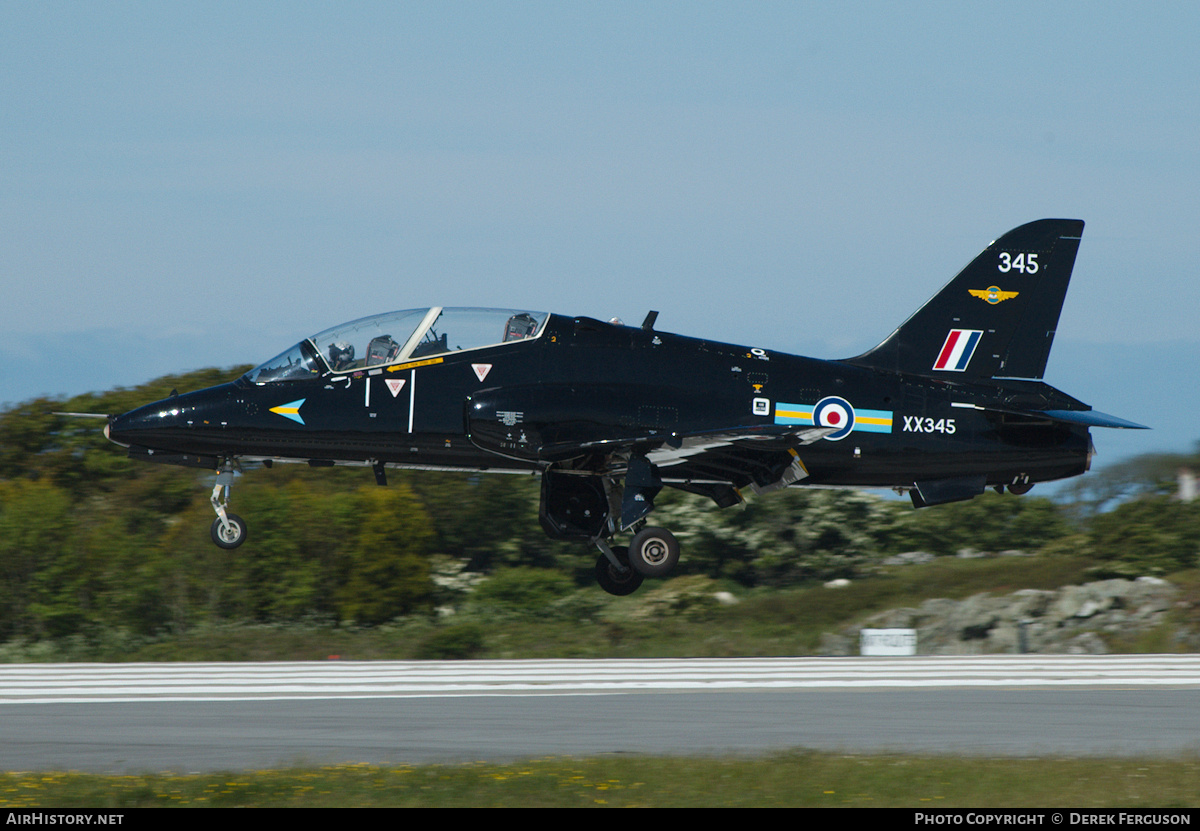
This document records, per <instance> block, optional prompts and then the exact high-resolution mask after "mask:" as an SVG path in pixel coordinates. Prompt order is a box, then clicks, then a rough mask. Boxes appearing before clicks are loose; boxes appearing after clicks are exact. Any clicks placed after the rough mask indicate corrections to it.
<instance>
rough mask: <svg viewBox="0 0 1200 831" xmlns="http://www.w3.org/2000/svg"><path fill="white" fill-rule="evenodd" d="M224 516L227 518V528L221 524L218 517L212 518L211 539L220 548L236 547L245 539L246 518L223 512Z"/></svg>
mask: <svg viewBox="0 0 1200 831" xmlns="http://www.w3.org/2000/svg"><path fill="white" fill-rule="evenodd" d="M225 517H226V519H228V520H229V528H228V530H226V529H225V528H224V527H223V526H222V525H221V518H220V517H217V518H216V519H214V520H213V524H212V541H213V542H215V543H216V544H217V545H219V546H220V547H221V548H237V547H238V546H239V545H241V544H242V543H244V542H245V541H246V520H244V519H242V518H241V517H240V516H238V515H237V514H225Z"/></svg>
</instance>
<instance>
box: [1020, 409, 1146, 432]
mask: <svg viewBox="0 0 1200 831" xmlns="http://www.w3.org/2000/svg"><path fill="white" fill-rule="evenodd" d="M1039 412H1041V413H1042V414H1043V415H1047V416H1049V417H1050V418H1052V419H1054V420H1055V421H1065V422H1067V423H1068V424H1085V425H1087V426H1088V427H1120V428H1123V429H1126V430H1149V429H1150V428H1149V427H1147V426H1146V425H1145V424H1137V423H1136V422H1133V421H1126V420H1125V419H1123V418H1117V417H1116V416H1113V415H1109V414H1108V413H1101V412H1097V411H1096V410H1040V411H1039Z"/></svg>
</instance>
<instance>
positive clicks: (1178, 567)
mask: <svg viewBox="0 0 1200 831" xmlns="http://www.w3.org/2000/svg"><path fill="white" fill-rule="evenodd" d="M242 370H243V368H236V369H233V370H229V371H226V372H220V371H217V370H205V371H202V372H197V373H192V374H190V375H184V376H177V377H168V378H163V379H159V380H156V381H154V382H151V383H149V384H146V385H143V386H142V387H138V388H137V389H132V390H128V389H119V390H114V391H110V392H107V393H99V394H89V395H84V396H79V397H76V398H73V399H70V400H66V401H58V400H46V399H39V400H36V401H31V402H27V403H25V404H22V405H18V406H16V407H13V408H11V409H9V410H7V411H4V412H0V660H8V661H16V660H106V661H113V660H168V659H169V660H187V659H206V660H219V659H223V660H237V659H260V660H261V659H267V658H281V659H282V658H288V659H301V658H303V659H319V658H325V657H327V656H330V655H341V656H345V657H353V658H364V659H365V658H417V657H430V658H435V657H446V658H450V657H457V658H466V657H551V656H605V655H612V656H650V655H664V656H666V655H770V654H805V653H809V652H812V651H813V650H814V649H815V648H816V646H817V643H818V639H819V638H820V635H821V632H822V631H825V630H828V629H830V628H832V627H836V626H839V625H842V624H845V623H849V622H852V621H853V620H854V618H855V617H856V616H863V615H867V614H870V613H872V612H877V611H882V610H884V609H887V608H891V607H894V606H899V605H917V604H919V603H920V602H921V601H922V600H924V599H926V598H929V597H965V596H967V595H969V594H972V593H975V592H978V591H993V592H1006V591H1013V590H1016V589H1020V588H1055V587H1058V586H1061V585H1065V584H1068V583H1078V582H1084V581H1086V580H1088V579H1097V578H1100V577H1110V576H1138V575H1141V574H1153V575H1158V576H1170V577H1171V579H1172V580H1173V581H1175V582H1176V583H1177V584H1179V585H1181V586H1182V587H1183V588H1184V595H1183V596H1184V598H1185V603H1184V604H1183V606H1182V607H1181V611H1179V612H1178V616H1179V617H1180V619H1181V620H1186V621H1187V622H1188V623H1189V624H1196V623H1200V621H1196V620H1192V619H1191V618H1190V617H1189V616H1191V617H1195V615H1196V612H1195V610H1196V609H1198V608H1200V590H1198V589H1197V588H1196V587H1195V584H1196V582H1197V580H1196V578H1195V576H1194V575H1195V574H1196V568H1197V566H1198V565H1200V563H1198V562H1197V551H1198V550H1200V542H1198V540H1200V503H1191V504H1185V503H1181V502H1178V501H1176V500H1173V499H1171V498H1169V497H1168V496H1167V495H1166V494H1167V492H1168V491H1169V490H1170V482H1171V478H1172V477H1173V476H1174V471H1175V469H1176V468H1177V467H1178V466H1180V465H1181V464H1194V463H1195V462H1196V461H1197V459H1196V458H1193V457H1183V456H1180V457H1161V456H1155V457H1152V458H1150V459H1148V460H1146V461H1145V463H1144V464H1142V465H1140V466H1139V465H1138V464H1135V463H1132V462H1131V463H1126V464H1124V465H1122V466H1120V467H1119V468H1118V469H1117V470H1116V472H1115V473H1114V474H1112V478H1111V480H1110V479H1109V478H1106V477H1107V474H1104V473H1101V474H1092V475H1091V476H1089V477H1086V481H1087V482H1088V483H1089V484H1087V486H1086V487H1084V486H1081V487H1080V488H1077V489H1076V491H1075V492H1074V495H1075V499H1074V501H1073V502H1069V503H1056V502H1052V501H1050V500H1048V499H1045V498H1038V497H1033V496H1028V497H1020V498H1018V497H1014V496H1011V495H1003V496H1001V495H996V494H991V493H989V494H987V495H986V496H984V497H980V498H978V499H975V500H972V501H970V502H965V503H957V504H953V505H945V506H941V507H937V508H932V509H928V510H923V511H914V510H912V509H911V508H910V507H909V506H908V505H907V504H905V503H904V502H901V501H898V500H889V499H884V498H881V497H879V496H877V495H873V494H867V493H861V492H853V491H834V490H803V489H797V490H791V491H786V492H783V493H778V494H771V495H769V496H766V497H763V498H761V499H751V500H750V501H749V502H748V503H747V504H745V505H744V506H742V507H740V508H730V509H726V510H719V509H717V508H716V507H715V506H713V505H712V503H711V502H708V501H706V500H703V499H700V498H698V497H694V496H691V495H688V494H683V493H679V492H675V491H668V492H665V493H663V494H662V495H661V496H660V497H659V499H658V503H659V504H658V511H657V512H656V514H655V517H654V519H655V522H656V523H657V524H661V525H664V526H667V527H670V528H672V529H673V530H674V531H675V532H676V533H677V535H678V536H679V538H680V541H681V543H682V545H683V546H684V547H685V550H686V556H685V557H684V559H683V561H682V562H681V566H680V569H679V571H678V576H677V577H675V578H674V579H671V580H667V581H648V582H647V583H646V585H645V586H644V587H643V588H642V590H641V591H639V592H638V593H636V594H635V595H633V596H631V597H628V598H612V597H609V596H608V595H605V594H604V593H603V592H601V591H600V590H599V589H598V588H597V587H596V586H595V584H594V578H593V575H592V566H593V563H594V560H595V556H596V554H595V552H593V551H590V550H588V549H587V547H586V546H584V545H580V544H564V543H557V542H554V541H551V540H549V539H547V538H546V537H545V535H544V534H543V533H542V531H541V529H540V527H539V525H538V522H537V507H538V483H537V479H536V478H535V477H531V476H484V475H469V474H462V475H455V474H445V473H427V472H421V471H402V472H396V473H394V474H391V475H390V476H389V478H390V479H391V486H390V487H387V488H380V487H378V486H376V485H375V484H374V483H373V481H372V477H371V475H370V472H369V471H367V470H365V469H356V468H337V469H320V470H310V469H308V468H307V467H305V466H303V465H277V466H275V467H274V468H273V469H270V470H267V469H257V470H250V471H247V472H246V473H245V474H244V475H241V476H239V477H238V481H237V483H236V485H235V487H234V508H235V510H236V511H238V512H239V513H240V514H242V515H243V516H245V517H247V518H248V519H249V521H250V526H251V527H250V535H249V540H248V541H247V543H246V544H245V545H244V546H242V547H241V548H238V549H236V550H233V551H225V550H222V549H219V548H216V547H215V546H213V545H212V543H211V541H210V540H209V525H210V523H211V521H212V511H211V508H210V507H209V505H208V495H209V493H210V491H211V488H212V482H213V478H212V474H211V473H208V472H205V471H197V470H193V469H187V468H176V467H172V466H166V465H164V466H159V465H153V464H145V463H142V462H134V461H131V460H129V459H127V458H126V457H125V455H124V454H123V452H122V451H121V449H120V448H117V447H116V446H114V445H112V444H110V443H108V442H107V441H106V440H105V439H104V438H103V436H102V435H101V431H100V430H99V428H98V423H97V422H96V421H87V420H79V419H70V418H65V417H61V416H54V415H51V412H52V411H56V410H60V411H61V410H65V411H81V412H117V411H122V410H125V409H128V408H131V407H133V406H135V405H137V404H140V403H144V402H146V401H149V400H152V399H155V398H160V397H163V396H165V395H167V394H168V393H169V392H170V390H171V389H173V388H177V389H179V390H180V391H187V390H190V389H196V388H199V387H203V386H208V385H211V384H214V383H218V382H221V381H224V380H227V379H229V378H232V377H235V376H236V375H237V374H239V373H240V372H241V371H242ZM1103 508H1107V509H1108V510H1102V509H1103ZM964 548H970V549H975V550H980V551H992V552H999V551H1003V550H1006V549H1020V550H1023V551H1025V552H1028V553H1034V552H1040V553H1039V556H1032V557H1006V558H999V559H987V560H962V559H958V558H954V557H951V556H947V555H953V554H955V553H956V552H958V551H960V550H961V549H964ZM906 551H924V552H927V553H929V554H933V555H936V556H937V559H935V560H934V561H933V562H932V563H929V564H927V565H924V566H904V567H888V566H885V565H884V564H883V563H884V561H885V559H886V558H887V557H889V556H891V555H895V554H897V553H900V552H906ZM1189 575H1192V576H1190V577H1189ZM842 577H845V578H850V579H851V580H852V585H851V586H850V587H849V588H847V589H845V590H842V591H839V592H829V591H826V590H824V589H822V588H820V585H821V583H822V582H823V581H826V580H829V579H832V578H842ZM718 591H725V592H729V593H731V594H732V595H734V596H736V597H737V599H738V600H739V601H740V602H739V603H738V604H737V605H733V606H722V605H719V604H718V603H717V602H716V601H715V600H714V597H713V595H714V593H715V592H718ZM697 623H703V624H704V625H701V626H697ZM1163 642H1165V640H1164V637H1162V636H1159V637H1158V638H1157V640H1156V639H1155V638H1154V637H1151V636H1139V640H1138V641H1136V642H1135V641H1133V640H1130V641H1129V642H1128V643H1125V644H1122V646H1123V647H1124V648H1130V649H1140V648H1153V644H1155V643H1160V644H1161V643H1163Z"/></svg>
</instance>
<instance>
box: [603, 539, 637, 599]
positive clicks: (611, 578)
mask: <svg viewBox="0 0 1200 831" xmlns="http://www.w3.org/2000/svg"><path fill="white" fill-rule="evenodd" d="M612 553H613V554H615V555H616V556H617V559H618V560H620V561H621V563H622V564H623V565H625V566H626V568H625V570H624V571H623V572H622V571H618V570H617V569H616V568H614V567H613V564H612V563H610V562H609V561H608V557H605V556H604V555H603V554H601V555H600V557H599V558H598V559H597V560H596V582H597V583H599V584H600V588H602V589H604V590H605V591H606V592H608V593H609V594H612V595H616V596H617V597H625V596H626V595H629V594H633V593H634V592H635V591H637V590H638V586H640V585H642V580H643V579H645V578H643V577H642V575H640V574H638V573H637V572H636V571H634V570H633V569H631V568H629V567H628V565H629V554H628V553H627V552H626V549H625V548H624V547H623V546H619V545H614V546H613V547H612Z"/></svg>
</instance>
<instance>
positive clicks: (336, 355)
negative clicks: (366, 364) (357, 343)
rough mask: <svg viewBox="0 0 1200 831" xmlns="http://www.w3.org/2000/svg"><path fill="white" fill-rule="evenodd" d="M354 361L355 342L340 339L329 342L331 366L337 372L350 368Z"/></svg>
mask: <svg viewBox="0 0 1200 831" xmlns="http://www.w3.org/2000/svg"><path fill="white" fill-rule="evenodd" d="M352 363H354V344H352V343H346V342H345V341H344V340H343V341H338V342H337V343H331V344H329V366H330V368H332V369H333V370H334V371H335V372H336V371H337V370H340V369H348V368H349V367H350V364H352Z"/></svg>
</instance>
